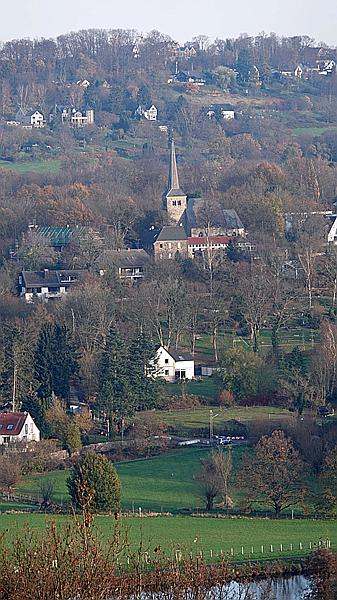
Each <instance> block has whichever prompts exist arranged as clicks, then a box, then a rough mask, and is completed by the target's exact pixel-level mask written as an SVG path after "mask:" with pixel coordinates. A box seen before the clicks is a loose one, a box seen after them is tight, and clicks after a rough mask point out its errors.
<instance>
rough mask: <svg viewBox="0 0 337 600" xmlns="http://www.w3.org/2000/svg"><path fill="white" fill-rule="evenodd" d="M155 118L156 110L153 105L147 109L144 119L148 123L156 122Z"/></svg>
mask: <svg viewBox="0 0 337 600" xmlns="http://www.w3.org/2000/svg"><path fill="white" fill-rule="evenodd" d="M157 116H158V109H157V107H156V106H155V105H154V104H152V106H150V108H148V109H147V110H145V112H144V117H145V119H147V120H148V121H156V120H157Z"/></svg>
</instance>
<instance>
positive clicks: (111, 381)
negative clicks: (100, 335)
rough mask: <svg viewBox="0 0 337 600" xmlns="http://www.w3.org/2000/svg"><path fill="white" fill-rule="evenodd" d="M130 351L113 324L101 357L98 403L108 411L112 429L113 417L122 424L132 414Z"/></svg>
mask: <svg viewBox="0 0 337 600" xmlns="http://www.w3.org/2000/svg"><path fill="white" fill-rule="evenodd" d="M128 367H129V364H128V353H127V349H126V346H125V343H124V340H123V339H122V337H121V336H120V334H119V333H118V331H117V329H116V327H115V326H114V325H111V327H110V329H109V333H108V336H107V340H106V345H105V348H104V350H103V353H102V357H101V365H100V374H99V392H98V405H99V406H100V407H101V408H102V409H103V410H104V411H105V412H106V413H107V415H108V419H109V421H110V431H111V429H112V422H113V418H115V419H116V420H117V423H119V424H121V423H122V421H123V418H124V417H126V416H128V415H132V414H133V412H134V406H133V402H132V397H131V394H130V387H129V377H128V375H129V373H128V371H129V369H128Z"/></svg>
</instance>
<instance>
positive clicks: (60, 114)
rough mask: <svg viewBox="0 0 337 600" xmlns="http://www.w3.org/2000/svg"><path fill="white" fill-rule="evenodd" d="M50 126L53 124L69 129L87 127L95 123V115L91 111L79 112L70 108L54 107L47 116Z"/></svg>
mask: <svg viewBox="0 0 337 600" xmlns="http://www.w3.org/2000/svg"><path fill="white" fill-rule="evenodd" d="M49 122H50V125H51V126H52V125H53V124H54V123H55V122H56V123H59V124H60V125H70V126H71V127H87V126H88V125H93V124H94V123H95V113H94V111H93V110H92V109H86V110H79V109H78V108H75V107H71V106H57V105H56V106H55V108H54V109H53V112H51V113H50V115H49Z"/></svg>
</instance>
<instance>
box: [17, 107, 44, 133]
mask: <svg viewBox="0 0 337 600" xmlns="http://www.w3.org/2000/svg"><path fill="white" fill-rule="evenodd" d="M15 119H16V122H17V123H19V124H20V125H22V127H26V128H28V129H32V128H33V127H34V128H36V129H42V128H43V127H44V126H45V124H46V122H45V119H44V116H43V114H42V113H41V112H40V111H38V110H35V111H34V112H32V113H28V114H26V113H25V112H24V111H23V110H22V109H19V110H18V112H17V113H16V117H15Z"/></svg>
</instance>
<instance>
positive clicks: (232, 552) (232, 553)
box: [231, 548, 234, 556]
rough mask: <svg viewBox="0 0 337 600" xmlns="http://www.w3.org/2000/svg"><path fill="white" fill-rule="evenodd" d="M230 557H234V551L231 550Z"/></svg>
mask: <svg viewBox="0 0 337 600" xmlns="http://www.w3.org/2000/svg"><path fill="white" fill-rule="evenodd" d="M231 556H234V549H233V548H231Z"/></svg>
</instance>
